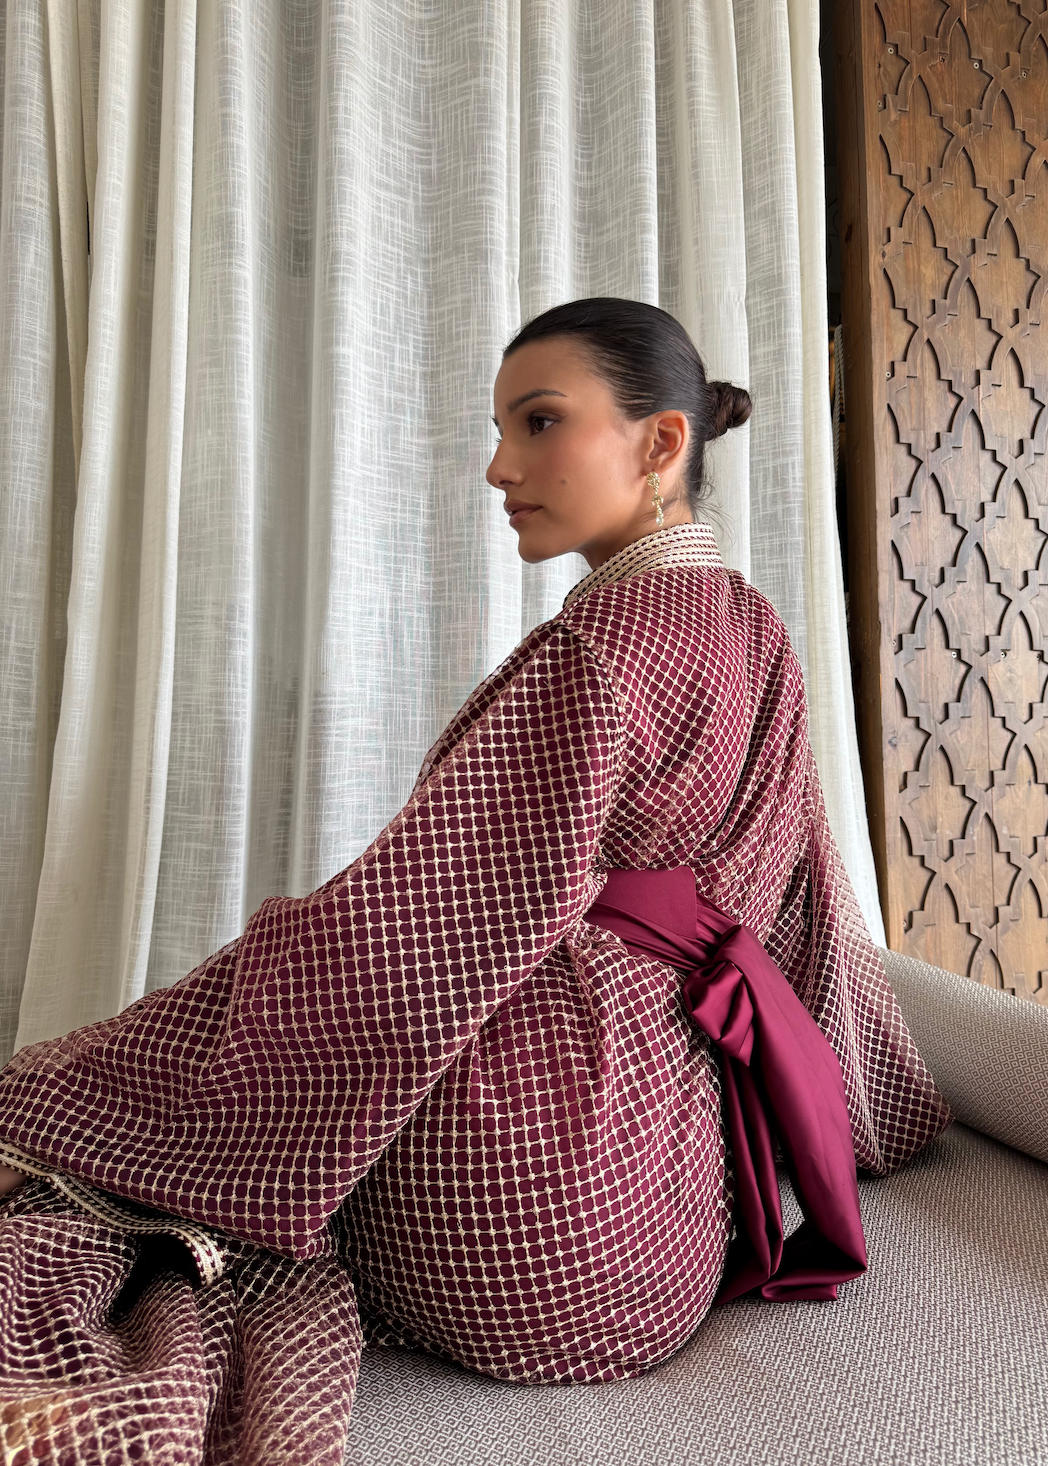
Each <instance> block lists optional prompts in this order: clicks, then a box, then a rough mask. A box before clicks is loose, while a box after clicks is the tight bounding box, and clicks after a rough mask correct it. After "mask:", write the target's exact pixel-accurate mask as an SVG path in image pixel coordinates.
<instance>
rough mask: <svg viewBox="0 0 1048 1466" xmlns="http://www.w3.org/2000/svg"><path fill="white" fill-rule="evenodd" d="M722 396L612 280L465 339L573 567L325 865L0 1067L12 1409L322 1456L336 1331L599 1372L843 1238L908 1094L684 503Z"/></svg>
mask: <svg viewBox="0 0 1048 1466" xmlns="http://www.w3.org/2000/svg"><path fill="white" fill-rule="evenodd" d="M750 409H751V404H750V400H749V397H748V395H747V393H746V392H745V391H744V390H743V389H742V388H740V387H736V386H733V385H731V384H729V383H725V382H711V381H708V380H707V378H706V374H705V371H704V368H703V364H702V361H701V359H700V357H699V355H698V353H697V351H696V349H695V346H694V345H693V343H692V342H691V340H690V338H689V337H688V335H687V333H686V332H685V330H684V329H683V327H682V326H681V325H680V324H679V323H678V322H677V321H676V320H674V318H673V317H672V316H670V315H668V314H667V313H666V312H664V311H661V310H658V309H657V308H655V307H653V306H649V305H645V304H642V303H639V302H635V301H628V300H619V299H614V298H604V297H601V298H596V299H591V300H581V301H574V302H571V303H568V304H565V305H561V306H557V307H555V308H554V309H552V310H550V311H547V312H545V313H544V314H542V315H540V316H538V317H536V318H535V319H534V320H532V321H530V322H528V323H527V324H526V325H525V326H524V327H523V328H522V330H521V331H520V332H519V333H518V335H517V336H516V337H515V338H514V340H513V341H511V342H510V344H509V345H508V346H507V347H506V350H505V353H504V356H503V361H502V364H501V367H500V370H499V372H498V376H497V378H496V381H495V384H494V416H495V422H496V427H497V430H498V433H499V435H500V436H499V441H498V444H497V447H496V449H495V452H494V456H493V457H492V460H491V464H490V466H489V468H488V472H487V479H488V483H489V484H490V485H491V487H492V488H493V489H494V490H496V491H497V492H498V493H500V494H501V495H502V497H503V502H504V506H505V509H506V512H507V514H508V516H509V526H510V528H511V529H512V531H513V532H514V533H515V534H516V536H517V538H518V548H519V553H520V555H521V557H522V558H523V559H524V560H525V561H529V562H538V561H543V560H547V559H550V558H552V557H554V556H558V555H562V554H565V553H568V552H572V551H574V552H578V553H581V554H582V555H584V556H585V558H586V560H587V561H588V563H589V565H590V568H591V570H590V574H589V575H588V576H587V577H586V578H585V579H583V580H582V581H581V582H580V583H579V584H578V585H577V586H575V587H574V589H573V590H572V591H571V592H570V593H569V595H568V597H567V599H566V602H565V604H564V607H563V609H562V610H561V611H560V612H559V613H558V614H557V615H555V616H554V617H553V618H552V619H551V620H549V621H547V622H545V623H544V624H543V625H541V626H539V627H537V628H536V629H535V630H533V631H532V632H531V633H530V634H529V635H528V636H527V637H526V638H525V639H524V641H523V642H522V643H521V644H520V646H519V647H517V649H516V650H515V651H514V652H513V653H512V654H511V655H510V656H509V657H508V658H507V660H506V661H505V662H504V663H503V664H502V665H501V666H500V667H499V668H498V669H497V670H496V671H495V672H493V673H492V674H491V676H489V677H488V678H487V679H486V681H485V682H483V683H482V684H481V685H480V686H479V687H478V688H477V689H476V691H475V692H474V693H473V694H472V696H471V697H470V698H469V700H468V701H467V703H466V704H465V706H464V707H463V708H462V709H461V711H460V712H459V713H458V714H457V715H456V717H455V718H454V719H453V720H452V722H451V724H450V725H449V727H448V728H447V729H446V730H445V732H444V733H443V735H442V736H441V737H440V739H439V740H438V741H437V743H436V744H435V746H434V747H433V748H432V749H431V750H430V752H429V754H428V755H427V757H426V759H425V761H424V763H423V766H422V769H421V772H420V774H419V777H418V780H417V782H416V785H415V788H414V791H413V793H412V795H411V797H410V799H409V800H408V802H407V804H406V805H405V806H404V808H403V809H402V810H401V812H400V813H399V814H398V815H396V817H395V818H394V819H393V820H392V821H391V822H390V824H389V825H388V826H387V827H386V828H385V829H384V830H383V831H382V832H381V833H380V834H379V835H378V836H377V838H376V839H375V840H374V841H373V843H372V844H371V845H370V846H369V847H368V849H367V850H366V851H365V852H364V853H363V854H362V855H361V856H360V857H359V858H358V859H357V860H355V861H354V862H353V863H352V864H351V865H350V866H348V867H347V868H346V869H345V870H343V871H341V872H339V873H338V874H337V875H335V876H333V877H332V878H331V879H330V880H329V881H327V882H326V883H325V884H324V885H323V886H321V887H320V888H319V889H318V890H317V891H315V892H313V893H312V894H311V895H309V896H306V897H303V898H290V897H273V898H271V899H270V900H267V901H266V902H264V903H263V905H262V907H261V908H260V909H259V910H258V911H257V912H256V913H255V915H254V916H253V917H252V918H251V919H250V921H249V922H248V924H247V926H246V928H245V930H244V932H243V934H242V935H241V936H240V937H238V938H237V939H236V940H235V941H232V942H230V943H229V944H228V945H227V946H225V947H223V948H222V949H221V950H220V951H219V952H217V953H215V954H214V955H213V956H212V957H210V958H208V959H207V960H206V961H205V962H203V963H202V964H201V965H200V966H199V967H198V968H197V969H196V970H195V971H194V972H192V973H190V974H189V975H188V976H187V977H185V978H183V979H182V980H181V981H180V982H177V983H175V984H174V986H172V987H169V988H164V989H159V990H157V991H155V992H153V993H151V994H150V995H149V996H148V997H146V998H144V999H142V1000H141V1001H139V1002H137V1003H134V1004H132V1005H131V1007H130V1008H128V1009H127V1010H126V1011H125V1012H123V1013H121V1014H119V1015H118V1016H117V1017H115V1018H113V1019H111V1020H109V1021H107V1022H104V1023H99V1024H95V1025H93V1026H91V1027H89V1028H86V1029H81V1030H78V1031H76V1032H74V1033H71V1034H69V1035H67V1036H66V1037H64V1038H61V1039H56V1040H51V1041H47V1042H45V1043H40V1044H36V1045H33V1046H32V1047H29V1048H26V1049H23V1050H22V1051H21V1052H19V1053H18V1054H17V1055H16V1057H15V1058H14V1059H13V1060H12V1062H11V1063H10V1064H9V1065H8V1067H7V1068H6V1069H5V1070H4V1071H3V1072H2V1073H0V1160H2V1161H3V1162H5V1163H6V1169H5V1170H4V1172H3V1178H2V1185H3V1186H4V1188H5V1189H6V1190H7V1193H8V1194H7V1198H6V1200H5V1201H4V1202H3V1204H2V1205H0V1267H2V1268H3V1270H4V1290H5V1295H6V1298H7V1303H6V1305H5V1312H4V1314H3V1322H2V1326H0V1329H2V1336H0V1438H2V1439H3V1440H4V1442H5V1444H6V1445H7V1447H8V1449H9V1450H14V1449H17V1448H25V1449H26V1452H27V1454H26V1460H34V1459H41V1458H43V1459H55V1460H59V1459H66V1455H68V1458H69V1459H71V1460H76V1461H77V1462H78V1463H84V1462H98V1463H103V1462H105V1461H107V1460H109V1459H120V1460H124V1459H137V1458H138V1456H141V1458H142V1459H150V1460H153V1459H156V1460H160V1459H167V1456H165V1455H164V1454H163V1451H167V1452H168V1453H169V1455H170V1459H172V1460H178V1461H202V1462H205V1461H206V1462H208V1463H218V1462H227V1461H228V1462H233V1461H236V1462H238V1463H251V1466H255V1463H257V1466H263V1463H266V1466H272V1463H275V1462H289V1463H291V1462H294V1463H302V1462H306V1461H308V1462H318V1463H319V1462H324V1463H327V1462H331V1463H332V1466H335V1463H337V1462H339V1461H341V1459H342V1451H343V1446H344V1441H345V1433H346V1428H347V1423H348V1418H349V1410H350V1407H351V1401H352V1388H353V1383H354V1381H355V1377H356V1369H357V1364H358V1362H359V1357H360V1350H361V1348H362V1345H363V1341H364V1340H365V1339H366V1340H373V1341H379V1342H382V1343H387V1344H401V1345H408V1346H414V1347H421V1348H425V1349H429V1350H433V1351H436V1352H438V1353H441V1354H444V1355H446V1356H450V1357H452V1358H454V1359H456V1360H458V1361H459V1362H460V1363H462V1364H464V1365H466V1366H467V1367H469V1368H471V1369H475V1370H479V1371H482V1372H484V1373H487V1374H491V1375H494V1376H497V1377H499V1378H502V1379H507V1380H516V1381H536V1382H554V1381H563V1382H573V1381H577V1382H585V1381H598V1380H611V1379H622V1378H626V1377H628V1376H631V1375H635V1374H638V1373H640V1372H641V1371H643V1370H646V1369H648V1368H650V1367H652V1366H653V1365H655V1364H657V1363H659V1362H660V1361H661V1360H663V1359H665V1358H667V1357H668V1356H669V1355H670V1354H672V1353H673V1352H674V1351H675V1350H677V1349H679V1348H680V1347H681V1345H682V1344H683V1343H684V1342H685V1340H687V1339H688V1338H689V1337H690V1336H691V1335H692V1334H693V1333H694V1332H695V1330H696V1328H697V1327H698V1326H699V1324H700V1323H701V1321H702V1319H703V1318H704V1316H705V1315H706V1313H707V1312H708V1311H709V1309H710V1308H711V1306H713V1305H714V1303H715V1302H718V1303H723V1302H726V1301H728V1300H729V1299H731V1298H733V1297H737V1296H739V1295H740V1294H744V1293H746V1294H752V1295H755V1296H761V1297H765V1298H784V1299H785V1298H832V1297H834V1296H836V1292H837V1288H838V1287H839V1286H840V1285H841V1284H846V1283H847V1280H848V1279H850V1278H854V1277H855V1276H857V1275H858V1274H859V1273H860V1272H861V1271H862V1270H863V1268H864V1266H865V1261H866V1258H865V1250H864V1246H863V1239H862V1230H861V1222H860V1220H859V1215H858V1198H857V1190H856V1184H855V1174H856V1167H858V1168H860V1169H863V1170H866V1171H869V1172H873V1173H884V1172H885V1171H887V1170H889V1169H891V1168H892V1167H894V1166H896V1165H898V1164H900V1163H901V1162H903V1161H905V1160H906V1159H907V1158H908V1157H909V1156H910V1155H912V1154H913V1153H914V1152H915V1151H916V1150H917V1149H919V1148H920V1147H921V1146H922V1145H924V1144H925V1143H926V1142H927V1141H929V1140H930V1139H931V1138H932V1137H933V1136H934V1135H936V1134H937V1133H938V1132H939V1131H940V1130H941V1129H942V1128H943V1126H944V1125H945V1124H946V1123H947V1122H948V1120H949V1118H950V1116H949V1112H948V1110H947V1108H946V1105H945V1103H944V1101H943V1099H942V1097H941V1095H940V1094H939V1092H938V1090H937V1089H936V1088H935V1086H934V1084H933V1082H932V1080H931V1077H930V1075H929V1074H928V1072H927V1070H926V1068H925V1066H924V1064H923V1062H922V1060H921V1058H920V1056H919V1054H918V1053H917V1051H916V1048H915V1047H914V1045H913V1043H912V1041H911V1040H910V1037H909V1035H908V1033H907V1031H906V1028H905V1026H904V1024H903V1022H902V1019H901V1016H900V1014H899V1010H898V1007H897V1005H896V1003H895V1000H894V998H893V996H892V993H891V990H890V988H889V987H888V984H887V982H886V980H885V977H884V974H883V970H882V967H881V964H880V960H879V958H878V955H877V951H876V949H875V947H874V946H873V944H872V942H871V940H870V937H869V935H868V933H867V931H866V928H865V926H864V923H863V920H862V917H861V915H860V914H859V910H858V907H857V904H856V901H855V897H854V895H853V893H852V890H851V887H850V885H849V882H848V879H847V876H846V874H845V872H844V869H843V866H842V864H841V860H840V857H839V854H838V852H837V849H836V846H835V844H834V842H833V838H832V836H831V834H830V831H829V827H828V825H827V822H826V816H825V811H824V808H823V801H822V795H821V791H820V787H819V779H818V774H817V771H816V767H815V763H814V759H813V756H812V752H811V747H810V744H809V741H808V734H807V721H806V711H805V701H804V687H803V681H802V676H801V672H800V667H799V664H798V662H797V658H796V656H795V655H794V652H793V650H792V648H791V647H790V644H789V639H788V636H787V634H786V631H785V629H784V627H783V624H782V622H781V620H780V618H779V617H778V615H777V614H776V612H775V611H774V609H773V608H772V607H771V605H770V604H769V603H768V601H767V600H765V598H764V597H763V596H761V595H760V594H759V593H758V592H757V591H756V590H754V589H753V588H752V587H751V586H750V585H748V584H747V582H746V581H745V579H744V578H743V577H742V576H741V575H739V574H738V573H737V572H734V571H730V570H728V569H726V568H725V566H724V564H723V562H722V561H721V558H720V555H719V553H718V549H717V544H716V540H715V537H714V535H713V533H712V531H711V529H710V527H709V525H708V524H706V523H704V522H702V520H701V519H700V518H699V512H700V509H701V505H702V503H703V500H704V498H705V495H706V492H707V485H706V478H705V463H704V448H705V444H706V443H707V442H709V441H710V440H712V439H714V438H716V437H718V436H720V435H721V434H723V433H724V432H727V431H729V430H731V429H732V428H733V427H735V426H738V425H740V424H741V423H743V422H745V420H746V419H747V418H748V417H749V415H750ZM776 1146H777V1147H778V1149H779V1153H780V1156H781V1159H782V1161H784V1162H785V1164H786V1167H787V1169H788V1170H789V1172H790V1175H791V1178H792V1180H793V1182H794V1185H795V1188H796V1189H797V1193H798V1196H799V1198H800V1199H801V1201H802V1204H803V1208H804V1212H805V1218H806V1220H805V1222H804V1225H803V1226H802V1228H801V1229H800V1231H799V1232H798V1233H796V1234H794V1236H793V1237H791V1238H784V1237H783V1235H782V1218H781V1213H780V1212H779V1205H778V1190H777V1179H776V1170H775V1166H776V1160H777V1156H776ZM114 1443H116V1444H114ZM118 1446H119V1449H120V1450H121V1451H123V1452H124V1454H123V1455H116V1454H113V1453H114V1452H115V1451H116V1450H117V1447H118ZM161 1448H163V1450H162V1449H161ZM47 1451H50V1452H51V1453H52V1454H51V1455H46V1452H47ZM34 1452H37V1454H34ZM107 1452H108V1453H109V1454H108V1455H107ZM136 1452H137V1453H138V1456H136ZM63 1453H65V1454H63Z"/></svg>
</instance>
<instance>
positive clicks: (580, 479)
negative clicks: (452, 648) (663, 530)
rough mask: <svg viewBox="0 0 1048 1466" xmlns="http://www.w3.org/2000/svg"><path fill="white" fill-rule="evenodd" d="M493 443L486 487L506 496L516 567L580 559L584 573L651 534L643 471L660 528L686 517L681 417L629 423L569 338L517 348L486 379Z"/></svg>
mask: <svg viewBox="0 0 1048 1466" xmlns="http://www.w3.org/2000/svg"><path fill="white" fill-rule="evenodd" d="M494 398H495V426H496V427H497V428H498V430H499V432H500V434H501V437H500V439H499V443H498V447H497V448H496V449H495V456H494V457H493V458H492V460H491V463H490V464H489V465H488V472H487V480H488V483H489V484H491V485H492V486H493V487H494V488H496V489H501V491H502V493H503V494H504V495H505V508H506V512H507V514H509V516H510V521H509V522H510V525H511V526H512V528H513V529H514V530H516V532H517V537H518V546H517V548H518V550H519V552H520V557H521V559H522V560H527V561H529V562H531V563H534V562H536V561H539V560H550V559H552V558H553V556H555V555H565V554H567V553H568V552H569V551H571V550H575V551H577V552H578V553H579V554H580V555H584V556H585V557H586V559H587V561H588V562H589V564H590V566H591V568H596V566H598V565H602V564H603V563H604V561H605V560H607V559H608V558H609V557H610V556H611V555H614V554H615V553H616V552H617V551H618V550H621V549H623V548H624V547H625V546H626V545H629V544H632V542H633V541H634V540H636V539H639V538H640V537H641V536H642V535H646V534H650V533H651V532H652V531H653V530H654V529H655V527H656V526H655V510H654V508H653V507H652V502H651V499H652V492H651V489H649V487H648V485H647V475H648V473H649V472H651V470H653V469H654V470H655V472H656V473H658V475H659V477H660V480H661V486H660V492H661V493H662V497H663V499H664V500H665V506H664V510H663V513H664V516H665V523H666V524H667V525H670V524H683V523H686V522H688V521H690V519H691V514H690V512H689V511H688V507H687V496H686V494H684V493H683V492H682V491H680V489H679V487H678V481H679V479H680V475H681V469H682V467H683V464H684V462H685V459H686V456H687V448H688V419H687V417H686V415H685V414H684V413H683V412H678V411H675V410H674V411H667V412H657V413H654V414H653V415H652V416H651V417H646V418H643V419H641V420H640V421H638V422H629V421H628V420H627V419H625V418H624V417H623V416H622V415H621V413H620V412H619V411H618V408H617V407H616V406H615V402H614V399H613V397H612V395H611V389H610V387H609V386H608V384H607V383H606V382H605V381H604V379H603V377H600V376H598V375H597V374H596V372H595V371H594V370H593V368H592V367H591V366H590V364H589V360H588V358H587V356H586V354H585V352H584V351H583V350H581V349H580V348H579V347H578V346H577V345H576V344H575V343H574V342H573V341H572V340H571V339H570V338H568V337H551V338H549V339H548V340H544V341H532V342H529V343H528V345H526V346H521V347H519V348H518V349H517V350H516V351H514V352H512V353H511V354H510V355H509V356H508V357H507V358H506V359H505V361H504V362H503V363H502V366H501V368H500V370H499V374H498V376H497V377H496V378H495V388H494Z"/></svg>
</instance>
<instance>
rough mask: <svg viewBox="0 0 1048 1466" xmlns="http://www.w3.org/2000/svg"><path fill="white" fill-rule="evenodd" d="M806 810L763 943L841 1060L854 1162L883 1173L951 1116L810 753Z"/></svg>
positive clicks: (891, 1168) (925, 1139) (805, 787)
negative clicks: (856, 883)
mask: <svg viewBox="0 0 1048 1466" xmlns="http://www.w3.org/2000/svg"><path fill="white" fill-rule="evenodd" d="M804 806H805V809H804V819H803V832H804V833H803V837H802V841H801V850H800V857H799V859H798V861H797V864H796V866H795V867H794V870H793V874H792V877H791V879H790V883H789V885H788V887H787V890H786V893H785V896H784V898H783V902H782V906H781V908H780V910H779V914H778V916H777V918H776V920H775V921H774V922H773V924H772V928H771V931H770V932H769V934H768V936H767V938H766V939H765V945H766V947H767V949H768V952H769V953H770V954H771V956H772V957H773V959H774V960H775V961H776V962H777V963H778V965H779V967H780V968H781V969H782V971H783V972H784V973H785V974H786V976H787V977H788V978H789V980H790V982H791V983H792V985H793V988H794V991H795V992H796V993H797V996H798V997H799V998H800V999H801V1001H802V1002H803V1003H804V1005H805V1007H806V1008H807V1009H808V1011H809V1012H810V1013H811V1015H812V1017H813V1018H814V1019H815V1021H816V1023H818V1025H819V1027H820V1028H821V1029H822V1031H823V1033H825V1035H826V1037H827V1038H828V1039H829V1041H830V1044H831V1045H832V1047H833V1049H834V1052H835V1053H836V1055H837V1058H838V1060H839V1061H840V1066H841V1072H842V1074H843V1077H844V1090H845V1095H846V1098H847V1102H848V1113H849V1118H850V1120H851V1128H852V1138H853V1140H854V1144H855V1160H856V1164H857V1165H858V1166H860V1167H861V1168H862V1169H864V1170H868V1171H872V1172H874V1173H876V1174H884V1173H885V1172H887V1171H891V1170H893V1169H894V1168H895V1167H896V1166H898V1165H901V1164H902V1162H903V1161H905V1160H907V1159H909V1157H910V1156H912V1155H913V1154H914V1153H915V1152H916V1151H918V1150H920V1148H921V1147H922V1146H924V1145H926V1144H927V1143H928V1141H929V1140H932V1139H933V1138H934V1137H935V1136H936V1135H938V1134H939V1132H940V1131H941V1130H943V1129H944V1128H945V1127H946V1125H948V1124H949V1123H950V1120H951V1119H952V1115H951V1113H950V1110H949V1107H948V1105H947V1103H946V1101H945V1099H944V1098H943V1096H942V1094H941V1093H940V1091H939V1089H938V1088H937V1086H936V1084H935V1081H934V1080H933V1079H932V1076H931V1074H930V1073H929V1071H928V1068H927V1066H926V1064H925V1063H924V1060H923V1059H922V1058H921V1055H920V1054H919V1053H918V1051H917V1046H916V1044H915V1043H914V1041H913V1039H912V1037H911V1036H910V1033H909V1030H908V1029H907V1027H906V1024H905V1021H904V1019H903V1016H902V1013H901V1011H900V1009H899V1005H898V1003H897V1001H896V999H895V994H894V993H893V992H892V989H891V987H890V986H889V984H888V981H887V979H886V977H885V975H884V967H883V964H882V962H881V959H880V956H879V954H878V951H877V948H876V947H875V946H874V944H873V941H872V939H871V937H870V934H869V932H868V930H867V928H866V923H865V921H864V920H863V917H862V913H861V911H860V909H859V903H858V901H857V900H856V897H855V892H854V891H853V889H852V885H851V882H850V880H849V879H848V875H847V873H846V871H845V869H844V863H843V861H842V860H841V856H840V852H839V850H838V848H837V843H836V841H835V840H834V838H833V835H832V833H831V831H830V827H829V823H828V821H827V818H826V809H825V805H824V803H823V797H822V789H821V786H820V784H819V776H818V771H817V769H816V767H815V760H814V758H813V757H811V754H810V752H809V754H808V769H807V773H806V778H805V785H804Z"/></svg>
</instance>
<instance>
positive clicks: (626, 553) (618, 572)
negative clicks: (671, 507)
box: [564, 523, 724, 606]
mask: <svg viewBox="0 0 1048 1466" xmlns="http://www.w3.org/2000/svg"><path fill="white" fill-rule="evenodd" d="M723 565H724V561H723V560H722V559H721V557H720V552H719V550H718V549H717V541H716V540H715V539H714V537H713V530H712V529H711V528H710V526H709V525H708V524H704V523H699V524H674V525H671V526H670V527H669V528H668V529H657V530H655V532H654V533H653V534H649V535H645V536H644V537H643V539H639V540H634V541H633V543H632V544H631V545H627V546H626V548H625V549H623V550H619V551H618V553H617V554H614V555H612V557H611V559H610V560H605V562H604V564H603V565H598V566H597V568H596V570H593V571H591V572H590V574H589V575H587V576H585V577H584V578H583V579H582V580H580V581H579V582H578V584H577V585H573V586H572V588H571V590H569V591H568V593H567V595H566V596H565V597H564V604H565V606H570V605H571V603H572V601H574V600H575V599H577V597H579V596H584V595H585V594H586V592H587V591H591V590H595V589H596V588H597V586H598V585H611V584H613V583H614V582H615V581H617V580H629V579H631V578H632V577H633V576H634V575H643V574H645V572H646V571H648V570H684V569H698V570H715V569H720V568H722V567H723Z"/></svg>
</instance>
